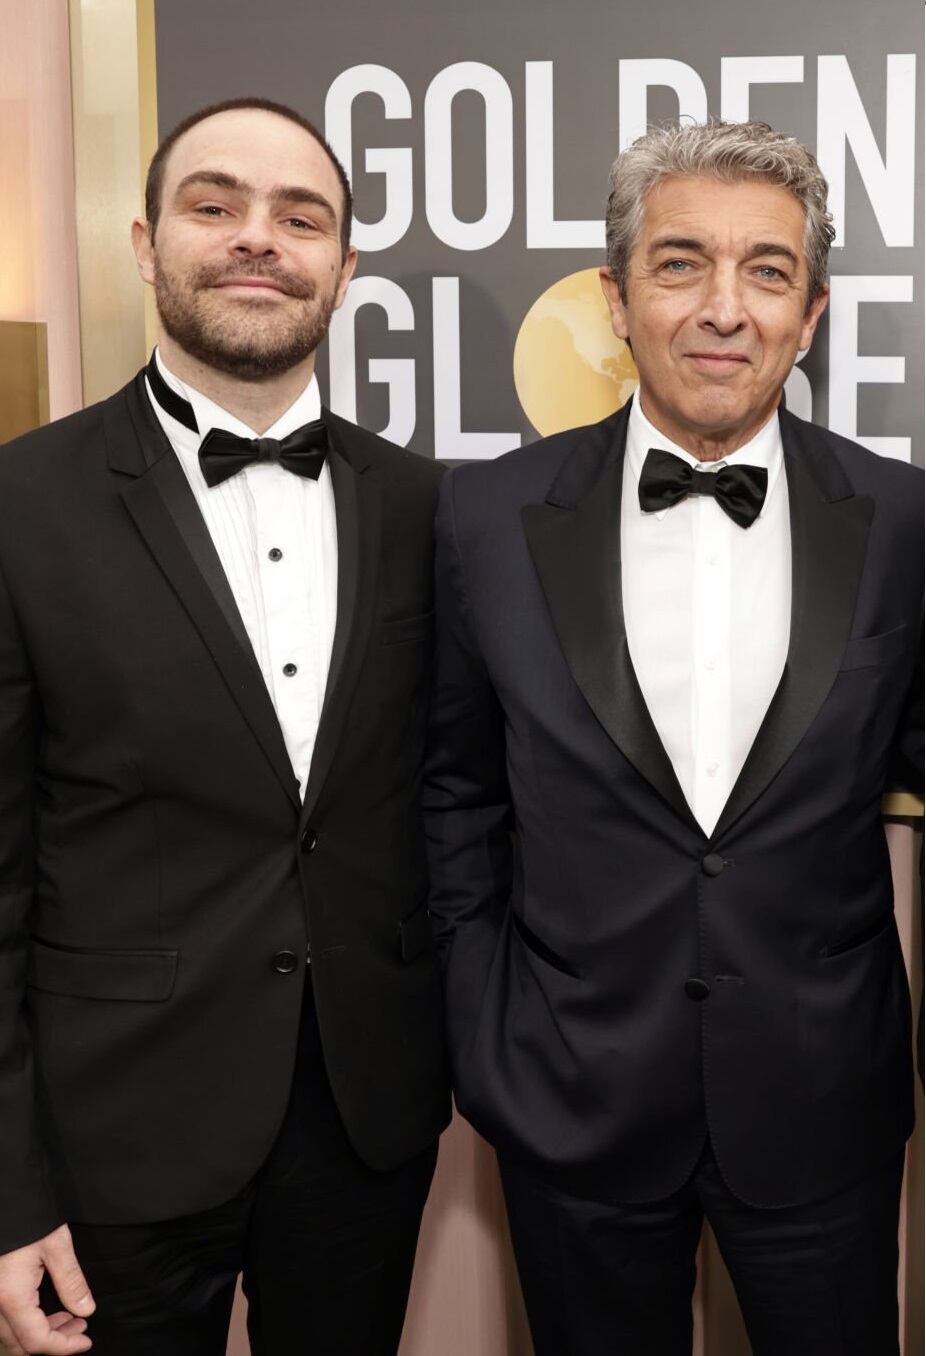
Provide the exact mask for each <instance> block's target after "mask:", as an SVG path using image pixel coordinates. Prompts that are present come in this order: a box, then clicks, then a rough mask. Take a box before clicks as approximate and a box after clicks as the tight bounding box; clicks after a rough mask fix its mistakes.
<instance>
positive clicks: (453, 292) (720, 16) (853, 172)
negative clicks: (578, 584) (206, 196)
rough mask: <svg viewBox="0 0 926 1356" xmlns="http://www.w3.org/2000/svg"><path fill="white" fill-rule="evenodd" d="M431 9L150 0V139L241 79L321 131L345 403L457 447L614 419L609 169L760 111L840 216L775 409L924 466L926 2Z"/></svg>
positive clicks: (426, 442) (293, 0) (622, 392)
mask: <svg viewBox="0 0 926 1356" xmlns="http://www.w3.org/2000/svg"><path fill="white" fill-rule="evenodd" d="M423 11H424V7H422V6H421V5H420V4H418V3H413V0H389V3H388V4H382V3H379V0H376V2H374V0H342V3H340V4H336V5H331V6H325V7H324V8H323V7H321V6H318V5H309V4H307V3H305V0H262V3H261V4H260V5H259V6H257V5H254V4H253V3H250V0H248V2H247V3H245V0H197V3H196V4H195V5H191V4H189V3H188V0H157V3H156V19H157V23H156V34H157V79H158V118H159V123H160V130H161V132H162V133H163V132H166V131H167V130H168V129H169V128H170V127H172V126H173V125H174V124H175V123H176V122H177V121H179V119H180V118H181V117H183V116H185V115H186V114H187V113H188V112H190V111H192V110H193V109H194V108H196V107H198V106H201V105H202V104H205V103H208V102H211V101H213V100H218V99H223V98H228V97H233V96H238V95H241V94H245V93H254V94H258V95H262V96H265V97H270V98H274V99H278V100H281V101H283V102H284V103H289V104H291V105H293V106H294V107H295V108H297V109H299V110H300V111H301V112H303V113H304V114H306V115H307V116H308V117H309V118H311V119H312V120H313V121H314V122H315V123H316V124H317V125H318V126H319V127H321V128H323V129H324V130H325V132H326V134H327V136H328V138H329V140H330V141H331V142H332V144H333V146H334V147H335V149H336V151H337V152H338V154H339V155H340V157H341V159H342V160H343V162H344V164H345V166H346V167H347V169H348V172H349V173H350V175H351V178H352V181H353V186H354V191H355V195H356V223H355V243H356V244H357V245H358V247H359V249H360V251H361V263H360V269H359V277H358V279H357V281H355V282H354V284H353V286H352V288H351V292H350V294H349V301H348V303H347V305H346V307H345V308H344V310H343V311H341V312H340V313H339V314H338V316H337V317H336V321H335V325H334V328H333V330H332V334H331V338H330V341H329V345H328V350H329V351H328V358H327V359H326V360H325V361H323V363H322V364H321V371H320V376H321V380H322V383H323V387H324V388H325V390H326V391H327V393H328V398H329V400H330V403H331V405H332V407H333V408H334V409H335V410H336V411H337V412H339V413H341V414H344V415H346V416H347V417H349V418H357V419H358V420H359V421H360V422H361V423H364V424H366V425H367V426H368V427H370V428H373V429H376V430H379V431H385V433H386V435H387V436H388V437H390V438H392V439H394V440H395V441H397V442H400V443H402V444H406V445H410V446H411V447H413V448H414V449H415V450H416V451H419V452H422V453H425V454H426V455H436V456H438V457H441V458H446V459H450V460H456V459H470V458H478V457H492V456H495V455H497V454H498V453H500V452H504V451H507V450H508V449H510V448H513V447H516V446H518V445H520V444H521V443H523V442H528V441H530V440H532V439H533V438H534V437H536V436H537V433H538V432H548V431H551V430H552V429H554V428H558V427H566V426H568V425H571V424H576V423H582V422H585V421H586V420H587V419H592V418H597V417H600V416H601V415H602V414H604V413H606V412H607V411H608V410H609V409H613V408H614V407H615V406H616V405H617V404H619V403H621V402H622V401H623V399H625V398H626V396H627V394H629V391H630V389H632V380H633V375H634V374H633V368H632V363H631V362H630V359H629V355H628V354H626V352H625V351H621V346H619V345H618V344H617V343H616V341H613V340H611V339H610V337H609V334H608V330H607V326H606V325H605V323H604V319H603V311H602V309H601V306H600V303H599V301H598V298H597V290H596V289H597V284H595V283H594V278H593V275H592V274H591V273H590V272H587V270H591V269H593V268H595V267H597V266H598V264H599V263H601V262H602V257H603V242H604V228H603V224H602V218H603V213H604V204H605V201H606V197H607V175H608V169H609V166H610V164H611V161H612V160H613V159H614V156H615V155H616V153H617V151H618V149H619V148H620V147H621V146H622V145H625V144H626V143H627V142H628V141H630V140H631V139H632V138H633V137H635V136H637V135H638V134H639V133H640V132H642V131H643V130H644V128H645V126H646V123H647V121H652V120H658V119H662V118H666V117H673V116H676V115H677V114H679V113H682V114H684V115H688V116H691V117H692V118H695V119H702V118H703V117H705V116H706V115H707V114H714V115H720V116H723V117H727V118H734V119H738V118H745V117H747V116H752V117H757V118H761V119H764V120H765V121H767V122H770V123H772V124H773V125H774V126H775V127H777V128H780V129H782V130H784V131H787V132H789V133H792V134H794V135H795V136H797V137H799V138H801V139H802V140H803V141H804V142H806V143H807V144H808V145H809V146H810V147H811V148H812V149H814V150H815V152H816V154H817V156H818V158H819V160H820V162H821V164H822V167H823V170H824V172H825V174H826V175H827V178H828V180H829V183H830V188H831V207H832V210H833V212H834V215H835V218H836V226H837V230H838V237H837V245H836V248H835V249H834V251H833V258H832V272H833V288H832V300H831V303H830V308H829V316H828V320H827V321H826V322H825V323H824V325H823V326H822V328H821V330H820V332H819V333H818V337H817V340H816V343H815V345H814V348H813V351H812V353H811V354H810V355H809V357H808V358H807V359H806V360H805V361H803V362H801V363H800V364H799V367H798V368H797V370H796V372H795V374H794V375H793V378H792V380H791V382H790V383H789V387H788V403H789V405H790V406H791V407H792V408H793V409H795V410H796V412H798V413H800V414H802V415H804V416H807V417H809V416H811V415H812V417H813V418H814V419H815V420H816V421H817V422H819V423H823V424H827V425H829V426H830V427H831V428H834V429H837V430H838V431H839V432H841V433H844V434H846V435H847V436H849V437H855V438H858V439H859V440H860V441H861V442H864V443H866V444H867V445H869V446H870V447H872V448H873V449H875V450H876V451H878V452H881V453H884V454H886V455H888V456H896V457H903V458H906V459H910V458H911V457H912V459H913V460H914V461H916V462H918V463H922V458H923V438H922V404H923V402H922V371H923V309H922V308H923V288H922V282H923V268H922V239H921V219H922V154H921V153H920V150H919V148H920V147H921V145H922V141H921V127H922V101H921V98H920V93H919V91H920V88H921V84H922V81H921V78H920V65H921V62H920V59H919V55H918V54H919V53H920V51H921V46H922V22H923V21H922V13H921V11H920V10H919V7H917V6H915V5H912V4H909V3H908V2H907V0H886V3H882V4H880V5H877V6H876V5H873V4H871V2H870V0H817V3H814V4H807V3H806V0H777V3H776V4H775V5H768V6H761V7H760V6H756V5H744V4H742V0H713V3H712V4H711V5H710V6H709V8H705V7H698V6H692V5H690V4H688V3H687V2H686V0H647V3H646V4H640V5H630V4H626V5H615V4H614V3H612V2H611V0H583V3H580V4H575V3H572V4H555V3H550V0H494V3H493V4H491V5H487V4H478V3H477V4H473V5H471V6H470V7H469V8H468V10H467V11H466V12H461V11H460V9H459V8H458V7H457V6H456V5H453V6H451V5H450V4H449V3H447V2H446V0H437V3H435V4H432V5H430V6H428V7H427V11H426V12H423ZM575 275H578V276H575ZM564 279H566V280H567V281H565V282H563V281H562V280H564ZM557 284H559V286H557ZM592 284H594V286H592ZM551 289H552V291H551ZM329 374H330V375H329Z"/></svg>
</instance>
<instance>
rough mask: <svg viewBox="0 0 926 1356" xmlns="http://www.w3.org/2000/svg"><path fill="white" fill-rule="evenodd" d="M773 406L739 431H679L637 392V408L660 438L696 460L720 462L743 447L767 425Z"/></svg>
mask: <svg viewBox="0 0 926 1356" xmlns="http://www.w3.org/2000/svg"><path fill="white" fill-rule="evenodd" d="M775 408H777V402H776V405H774V406H772V408H771V409H768V410H766V411H765V412H764V413H763V414H762V415H761V417H759V418H756V419H754V420H751V421H750V422H749V424H748V425H747V426H745V427H743V428H737V429H718V430H716V431H715V430H712V429H706V430H702V429H697V428H683V427H681V426H679V425H676V424H675V422H674V421H673V420H671V419H665V418H662V417H661V416H660V414H659V411H658V410H656V411H653V410H652V408H651V403H650V401H649V400H648V399H647V397H646V394H645V393H644V392H643V391H641V392H640V409H641V410H642V411H643V413H644V414H645V415H646V417H647V419H648V420H649V422H650V423H651V424H652V426H653V428H654V429H656V430H657V432H659V433H661V434H662V435H663V437H665V438H668V439H670V440H671V441H672V442H673V443H675V446H676V447H681V448H684V450H685V451H686V452H687V453H688V454H689V455H690V456H692V457H696V458H697V459H698V461H722V460H723V458H724V457H729V455H730V453H731V452H737V451H738V450H739V449H740V448H741V447H745V446H746V444H747V443H748V442H751V441H752V439H753V438H754V437H755V436H756V434H757V433H758V432H759V430H760V429H762V428H764V427H765V425H766V424H767V423H768V421H769V419H770V418H771V415H772V413H773V411H774V409H775Z"/></svg>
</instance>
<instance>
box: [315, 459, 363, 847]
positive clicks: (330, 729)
mask: <svg viewBox="0 0 926 1356" xmlns="http://www.w3.org/2000/svg"><path fill="white" fill-rule="evenodd" d="M328 464H329V466H330V468H331V483H332V487H333V489H334V508H335V518H336V521H337V533H338V604H337V606H338V612H337V620H336V622H335V628H334V641H333V643H332V647H331V664H330V666H329V669H328V683H327V685H326V688H325V700H324V702H323V704H322V713H321V719H320V721H319V725H318V735H317V737H316V740H315V748H314V750H313V753H312V763H311V766H310V768H309V777H308V781H307V783H306V789H305V800H304V803H303V820H305V819H308V818H309V816H310V815H311V814H312V812H313V811H314V809H315V806H316V805H317V803H318V797H319V795H320V794H321V790H322V787H323V786H324V783H325V778H326V777H327V776H328V773H329V771H330V769H331V763H332V760H333V758H334V755H335V753H336V752H337V748H338V744H339V742H340V739H341V734H342V731H343V729H344V721H345V719H346V717H347V712H348V709H349V707H350V702H351V697H352V696H353V693H354V688H355V687H356V684H357V679H358V677H359V676H360V668H361V665H362V663H363V657H364V655H365V653H366V649H367V643H368V638H369V634H370V625H371V622H372V619H373V604H374V601H375V597H376V574H377V566H378V561H379V538H380V500H379V491H378V489H377V487H376V484H375V482H374V481H373V480H372V478H371V477H370V476H368V475H363V474H359V473H358V472H357V471H356V470H355V469H354V468H353V466H352V465H350V464H349V463H348V461H346V460H345V459H344V457H343V456H341V455H340V454H339V453H338V452H337V451H336V450H333V451H332V454H331V456H330V457H329V462H328Z"/></svg>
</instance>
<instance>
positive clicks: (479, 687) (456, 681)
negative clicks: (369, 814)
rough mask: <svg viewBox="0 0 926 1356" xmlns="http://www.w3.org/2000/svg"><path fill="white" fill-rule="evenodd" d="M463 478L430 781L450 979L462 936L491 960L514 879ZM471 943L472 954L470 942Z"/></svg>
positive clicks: (444, 532)
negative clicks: (470, 584)
mask: <svg viewBox="0 0 926 1356" xmlns="http://www.w3.org/2000/svg"><path fill="white" fill-rule="evenodd" d="M464 469H466V468H464ZM458 478H459V471H453V472H451V473H450V474H449V475H447V476H445V477H444V481H443V484H442V486H441V491H440V499H439V502H438V510H437V522H436V565H435V569H436V582H435V610H436V637H437V652H436V659H435V677H434V686H433V690H432V697H431V717H430V729H429V738H428V753H427V757H426V763H425V784H424V812H425V832H426V835H427V844H428V864H429V871H430V878H431V895H430V901H429V903H430V911H431V915H432V920H433V924H434V928H435V935H436V937H437V944H438V950H439V951H440V953H441V957H442V960H443V962H444V966H445V975H446V971H447V967H448V965H449V964H450V961H449V957H450V952H451V950H453V949H454V946H452V944H454V945H455V943H454V939H455V938H456V937H457V934H461V937H462V934H463V933H467V934H468V935H469V936H472V937H473V938H475V936H476V935H478V936H480V937H481V938H482V939H483V941H482V948H481V951H482V956H483V959H484V960H487V959H488V950H489V949H490V948H491V944H492V942H493V941H494V937H495V935H496V934H497V930H498V920H499V916H500V914H501V912H502V911H503V910H504V907H505V905H506V904H507V902H508V898H509V895H510V892H511V879H512V833H511V826H512V810H511V801H510V795H509V790H508V778H507V771H506V756H505V718H504V712H503V710H502V708H501V705H500V703H499V700H498V696H497V694H496V692H495V689H494V688H493V685H492V682H491V679H490V676H489V673H488V672H487V669H486V665H485V662H484V660H483V657H482V654H481V653H480V647H479V642H478V639H477V635H476V628H475V625H474V619H473V611H472V607H471V600H470V597H469V592H468V588H467V579H466V567H465V565H464V559H463V552H462V550H461V546H460V541H459V539H458V534H457V522H456V506H455V500H456V491H457V481H458ZM463 949H464V951H466V952H467V953H469V952H470V942H469V939H468V940H467V945H466V946H465V947H464V948H463ZM457 954H459V953H457ZM471 959H472V960H473V961H474V962H475V961H476V957H475V955H472V956H471ZM461 979H462V976H461ZM451 1001H452V992H451V991H450V988H448V1004H449V1003H450V1002H451Z"/></svg>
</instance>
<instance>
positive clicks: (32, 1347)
mask: <svg viewBox="0 0 926 1356" xmlns="http://www.w3.org/2000/svg"><path fill="white" fill-rule="evenodd" d="M6 1317H7V1322H8V1323H9V1325H10V1327H11V1328H12V1330H13V1341H14V1346H13V1350H14V1352H15V1351H16V1346H17V1344H18V1346H19V1347H20V1348H21V1349H22V1350H23V1351H24V1352H30V1351H31V1352H42V1353H43V1356H76V1353H77V1352H81V1351H89V1350H90V1347H91V1346H92V1343H91V1341H90V1338H89V1337H87V1335H86V1334H85V1333H76V1334H75V1335H74V1336H70V1335H68V1334H67V1333H62V1332H54V1331H53V1330H52V1328H51V1327H50V1325H49V1322H48V1319H47V1318H46V1317H45V1315H44V1314H43V1313H42V1311H41V1309H39V1308H38V1307H35V1308H28V1309H19V1310H17V1311H15V1312H11V1311H10V1310H9V1309H7V1314H6Z"/></svg>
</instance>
